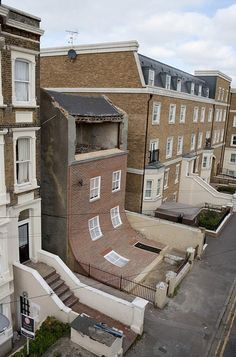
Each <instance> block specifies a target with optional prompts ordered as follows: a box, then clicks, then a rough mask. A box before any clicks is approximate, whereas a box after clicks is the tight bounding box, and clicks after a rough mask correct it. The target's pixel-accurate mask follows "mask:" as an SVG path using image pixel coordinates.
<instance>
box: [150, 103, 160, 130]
mask: <svg viewBox="0 0 236 357" xmlns="http://www.w3.org/2000/svg"><path fill="white" fill-rule="evenodd" d="M156 107H157V108H158V111H157V113H155V108H156ZM155 115H156V116H157V119H156V120H154V116H155ZM160 118H161V103H160V102H154V103H153V108H152V125H159V124H160Z"/></svg>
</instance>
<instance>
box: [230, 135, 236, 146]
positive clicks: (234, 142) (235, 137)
mask: <svg viewBox="0 0 236 357" xmlns="http://www.w3.org/2000/svg"><path fill="white" fill-rule="evenodd" d="M231 145H232V146H236V135H232V136H231Z"/></svg>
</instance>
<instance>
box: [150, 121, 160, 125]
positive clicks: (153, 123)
mask: <svg viewBox="0 0 236 357" xmlns="http://www.w3.org/2000/svg"><path fill="white" fill-rule="evenodd" d="M152 125H160V122H159V123H155V122H153V121H152Z"/></svg>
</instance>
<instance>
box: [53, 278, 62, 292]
mask: <svg viewBox="0 0 236 357" xmlns="http://www.w3.org/2000/svg"><path fill="white" fill-rule="evenodd" d="M64 283H65V282H64V280H62V279H59V280H56V281H55V283H53V284H51V285H50V287H51V288H52V290H53V291H55V290H57V289H58V288H60V287H61V286H62V285H63V284H64Z"/></svg>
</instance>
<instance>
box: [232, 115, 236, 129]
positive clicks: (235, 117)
mask: <svg viewBox="0 0 236 357" xmlns="http://www.w3.org/2000/svg"><path fill="white" fill-rule="evenodd" d="M233 127H234V128H236V115H235V116H234V119H233Z"/></svg>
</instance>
